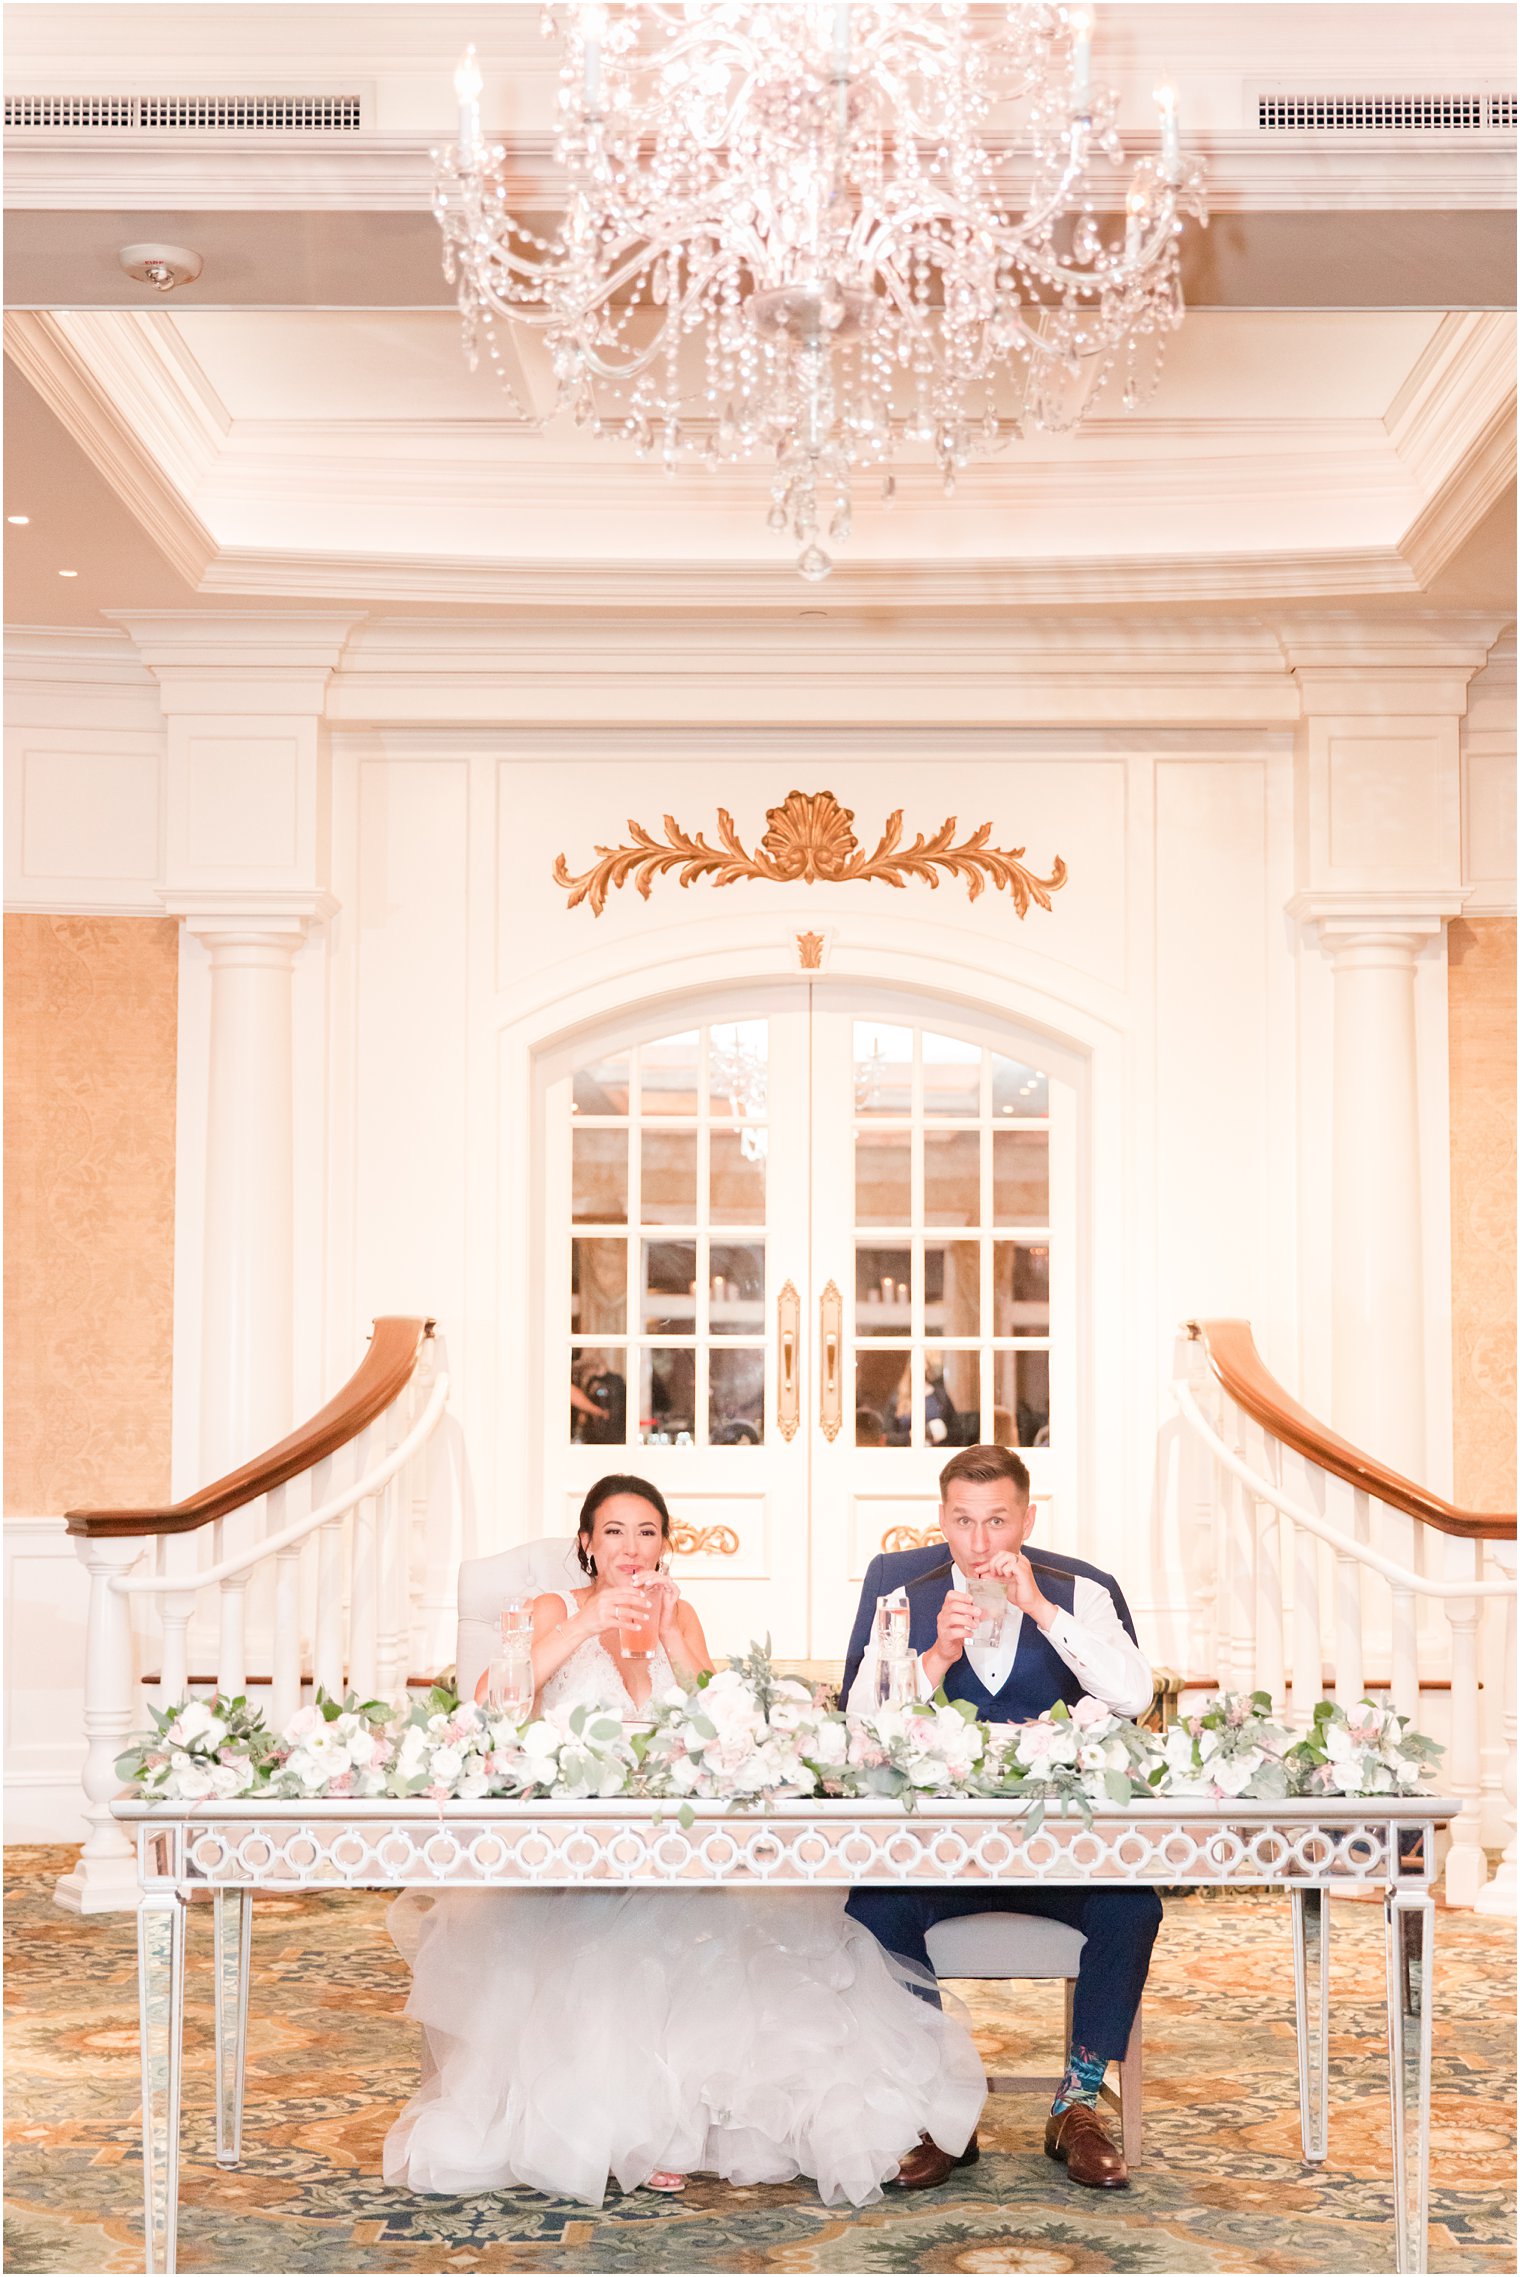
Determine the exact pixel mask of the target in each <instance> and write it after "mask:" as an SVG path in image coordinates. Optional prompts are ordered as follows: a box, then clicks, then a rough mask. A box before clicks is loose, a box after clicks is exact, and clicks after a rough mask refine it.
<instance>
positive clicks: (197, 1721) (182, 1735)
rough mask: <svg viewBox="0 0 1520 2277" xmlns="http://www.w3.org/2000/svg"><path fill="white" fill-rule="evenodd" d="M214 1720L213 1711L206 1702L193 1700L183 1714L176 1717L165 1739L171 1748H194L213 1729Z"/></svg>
mask: <svg viewBox="0 0 1520 2277" xmlns="http://www.w3.org/2000/svg"><path fill="white" fill-rule="evenodd" d="M212 1720H213V1719H212V1715H211V1710H210V1709H209V1708H208V1707H207V1705H206V1703H205V1701H204V1700H192V1701H191V1702H190V1703H189V1705H188V1706H187V1707H186V1708H185V1709H184V1710H183V1712H182V1713H181V1714H180V1715H178V1716H176V1717H175V1719H174V1721H173V1723H172V1724H171V1725H170V1726H169V1729H168V1731H167V1732H166V1733H165V1734H164V1737H165V1738H166V1739H167V1740H168V1742H169V1745H170V1746H171V1747H193V1746H194V1745H195V1742H196V1741H197V1740H198V1739H204V1737H205V1735H206V1733H207V1732H208V1731H209V1730H210V1728H211V1724H212Z"/></svg>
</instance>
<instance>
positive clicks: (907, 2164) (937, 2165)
mask: <svg viewBox="0 0 1520 2277" xmlns="http://www.w3.org/2000/svg"><path fill="white" fill-rule="evenodd" d="M981 2155H982V2154H981V2150H980V2148H979V2146H978V2144H977V2139H976V2135H975V2133H973V2134H972V2137H971V2140H970V2141H969V2142H968V2143H967V2145H966V2147H965V2149H964V2150H963V2151H962V2152H961V2154H960V2156H959V2158H957V2157H956V2156H955V2155H954V2153H953V2152H951V2151H947V2150H941V2149H940V2147H939V2144H938V2143H935V2142H931V2141H930V2140H929V2137H928V2136H927V2135H920V2136H919V2138H918V2148H917V2149H916V2150H910V2151H909V2153H908V2155H907V2157H906V2158H905V2159H904V2160H903V2162H902V2164H901V2166H900V2167H899V2168H898V2170H897V2172H896V2173H895V2174H894V2175H893V2177H892V2179H891V2181H890V2182H889V2183H888V2184H887V2188H888V2189H889V2190H937V2189H938V2188H939V2186H940V2184H941V2183H942V2182H948V2181H949V2179H950V2177H951V2175H952V2174H953V2173H954V2172H955V2170H956V2168H957V2167H958V2166H975V2164H976V2162H977V2160H978V2159H979V2158H980V2157H981Z"/></svg>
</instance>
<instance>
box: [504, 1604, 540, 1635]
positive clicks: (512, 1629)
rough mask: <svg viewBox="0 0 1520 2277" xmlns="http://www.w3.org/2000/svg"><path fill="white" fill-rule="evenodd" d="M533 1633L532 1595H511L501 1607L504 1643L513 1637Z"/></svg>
mask: <svg viewBox="0 0 1520 2277" xmlns="http://www.w3.org/2000/svg"><path fill="white" fill-rule="evenodd" d="M532 1634H533V1600H532V1598H531V1597H527V1596H520V1597H509V1598H508V1599H507V1602H506V1603H505V1605H503V1607H502V1609H501V1637H502V1642H503V1644H506V1643H509V1642H510V1641H511V1639H512V1638H513V1637H529V1638H531V1637H532Z"/></svg>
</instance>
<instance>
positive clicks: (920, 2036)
mask: <svg viewBox="0 0 1520 2277" xmlns="http://www.w3.org/2000/svg"><path fill="white" fill-rule="evenodd" d="M571 1609H572V1611H573V1610H574V1607H573V1604H572V1607H571ZM651 1677H652V1682H653V1686H654V1688H655V1690H656V1691H658V1690H662V1689H664V1688H665V1687H667V1686H668V1685H669V1684H670V1683H672V1682H673V1680H674V1679H673V1677H672V1673H671V1668H670V1663H669V1662H668V1660H667V1659H666V1658H665V1655H664V1654H663V1652H661V1651H659V1650H657V1651H656V1653H655V1656H654V1659H653V1662H652V1664H651ZM582 1702H590V1703H592V1704H594V1705H596V1706H598V1707H605V1708H609V1709H611V1710H613V1711H615V1712H616V1713H618V1714H620V1715H623V1716H632V1715H634V1714H636V1713H637V1710H636V1709H635V1707H634V1705H633V1702H632V1701H631V1700H630V1699H629V1697H628V1694H627V1692H626V1691H625V1689H624V1687H623V1682H622V1679H621V1677H620V1675H619V1673H618V1670H617V1666H616V1664H615V1663H614V1661H613V1660H612V1658H611V1657H610V1655H609V1654H608V1653H607V1652H606V1651H605V1650H604V1648H603V1646H602V1645H601V1643H600V1642H599V1641H598V1640H596V1639H592V1640H591V1641H589V1642H588V1643H586V1644H583V1645H582V1646H581V1647H580V1648H579V1649H578V1651H576V1652H575V1653H574V1654H573V1655H572V1656H571V1658H570V1659H569V1660H568V1661H567V1662H566V1663H565V1666H564V1667H563V1668H562V1669H561V1670H560V1671H559V1672H558V1673H557V1674H556V1675H555V1676H553V1677H551V1679H550V1680H549V1682H548V1684H547V1685H546V1686H545V1687H544V1705H545V1706H546V1707H552V1708H555V1709H569V1708H574V1707H577V1706H579V1705H580V1704H581V1703H582ZM390 1924H391V1933H392V1935H393V1936H394V1938H395V1940H396V1943H397V1946H398V1947H399V1948H400V1950H401V1952H402V1953H403V1954H404V1955H405V1956H406V1958H407V1959H408V1960H409V1961H410V1962H411V1964H412V1990H411V1997H410V1999H409V2000H408V2002H407V2014H408V2015H409V2016H412V2017H414V2018H415V2019H416V2020H417V2021H418V2023H420V2024H421V2025H422V2026H423V2028H424V2031H425V2034H426V2040H427V2053H426V2060H425V2065H424V2078H423V2083H422V2085H421V2087H420V2088H419V2090H418V2092H417V2093H416V2094H415V2095H414V2096H413V2097H412V2100H411V2102H410V2103H408V2105H407V2106H406V2109H405V2110H404V2111H403V2112H402V2114H401V2116H400V2118H399V2119H398V2120H397V2121H396V2124H395V2125H394V2127H392V2129H391V2131H390V2133H389V2135H388V2136H387V2138H386V2143H385V2179H386V2181H387V2182H388V2183H392V2184H395V2185H397V2186H398V2187H400V2188H404V2189H408V2190H427V2191H442V2192H447V2193H449V2194H451V2195H452V2194H456V2193H457V2194H464V2193H468V2192H472V2191H483V2190H509V2189H513V2188H515V2187H519V2186H526V2187H527V2188H529V2189H532V2190H541V2191H544V2192H545V2193H547V2194H548V2195H549V2196H551V2197H556V2198H576V2199H579V2200H580V2201H581V2202H582V2203H583V2204H586V2205H591V2206H598V2205H600V2204H601V2203H602V2200H603V2197H604V2196H605V2193H606V2189H607V2181H608V2177H609V2176H611V2177H612V2179H613V2180H615V2181H616V2182H617V2184H618V2185H619V2187H620V2188H621V2189H623V2190H634V2189H637V2188H638V2186H639V2184H640V2183H642V2182H644V2181H645V2180H646V2179H647V2178H648V2176H649V2175H650V2174H651V2173H652V2172H654V2171H655V2170H656V2169H657V2168H660V2167H666V2168H673V2169H674V2170H675V2171H676V2172H678V2173H682V2174H695V2173H716V2174H719V2175H721V2176H722V2177H723V2178H724V2179H725V2180H726V2181H728V2182H731V2183H734V2184H739V2185H748V2184H752V2183H760V2182H789V2181H791V2180H793V2179H794V2178H795V2177H796V2176H797V2175H799V2174H807V2175H811V2176H813V2177H814V2178H815V2179H816V2181H817V2184H818V2191H819V2195H820V2196H821V2198H822V2199H823V2201H824V2203H825V2205H830V2206H833V2205H841V2204H844V2203H846V2202H848V2203H849V2204H852V2205H856V2206H859V2205H864V2204H865V2203H867V2201H869V2200H871V2199H874V2198H878V2197H879V2196H880V2195H881V2185H882V2183H883V2182H885V2181H887V2180H888V2179H889V2178H890V2177H891V2176H892V2175H893V2174H895V2172H896V2171H897V2166H898V2162H899V2160H900V2159H902V2158H903V2157H904V2156H905V2155H906V2153H907V2152H908V2151H910V2150H911V2149H912V2148H913V2147H914V2145H915V2144H916V2143H917V2142H918V2139H919V2137H920V2135H921V2134H926V2135H930V2136H932V2137H933V2139H934V2140H935V2142H937V2143H939V2144H940V2145H941V2147H942V2148H943V2149H945V2150H948V2151H951V2152H959V2151H960V2150H962V2149H964V2147H965V2144H966V2141H967V2138H968V2137H969V2135H970V2133H971V2130H972V2128H973V2127H974V2126H975V2125H976V2121H977V2117H978V2114H979V2113H980V2110H981V2107H982V2103H983V2100H984V2098H985V2095H986V2081H985V2079H984V2078H983V2075H982V2066H981V2062H980V2059H979V2058H978V2056H977V2053H976V2050H975V2048H974V2046H973V2045H972V2041H971V2037H970V2034H969V2033H968V2032H967V2031H966V2029H965V2027H964V2026H963V2025H962V2024H960V2023H959V2022H957V2021H956V2020H955V2019H954V2018H953V2017H951V2016H947V2015H945V2014H943V2013H942V2012H941V2011H940V2010H939V2009H937V2008H935V2007H932V2006H931V2005H930V2004H929V2003H928V2002H927V2001H924V2000H921V1999H919V1998H918V1997H917V1995H916V1994H914V1993H913V1992H911V1991H910V1990H909V1989H908V1983H907V1978H906V1973H905V1972H904V1971H903V1970H902V1968H901V1967H900V1965H899V1964H898V1963H896V1962H895V1961H892V1960H889V1958H888V1956H887V1954H886V1953H885V1952H884V1951H883V1950H882V1948H881V1946H879V1945H878V1944H877V1942H876V1940H875V1938H874V1937H872V1936H871V1935H870V1933H869V1931H867V1930H865V1929H862V1928H861V1927H860V1926H859V1925H858V1923H856V1922H853V1921H849V1920H847V1919H846V1918H845V1913H844V1897H843V1893H842V1892H840V1891H831V1890H749V1889H745V1890H721V1889H710V1890H614V1889H603V1890H521V1891H519V1890H456V1891H448V1892H445V1893H442V1894H440V1895H439V1896H438V1897H436V1898H429V1897H427V1896H424V1895H421V1894H420V1893H408V1894H407V1895H406V1896H404V1897H402V1898H400V1899H398V1900H397V1902H396V1903H395V1905H394V1906H393V1907H392V1908H391V1913H390Z"/></svg>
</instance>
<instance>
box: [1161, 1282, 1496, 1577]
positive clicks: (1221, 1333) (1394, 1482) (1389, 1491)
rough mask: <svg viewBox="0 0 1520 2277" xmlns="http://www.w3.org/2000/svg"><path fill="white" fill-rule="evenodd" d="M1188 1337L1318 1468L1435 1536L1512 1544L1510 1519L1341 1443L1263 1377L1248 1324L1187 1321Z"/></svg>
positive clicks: (1235, 1394) (1231, 1388)
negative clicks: (1443, 1493)
mask: <svg viewBox="0 0 1520 2277" xmlns="http://www.w3.org/2000/svg"><path fill="white" fill-rule="evenodd" d="M1187 1332H1188V1335H1189V1336H1190V1337H1191V1338H1192V1339H1193V1341H1194V1342H1195V1343H1197V1344H1201V1345H1202V1346H1203V1350H1204V1356H1205V1358H1206V1359H1207V1360H1208V1363H1209V1367H1210V1368H1211V1370H1212V1371H1213V1373H1214V1375H1215V1376H1216V1377H1217V1378H1218V1380H1219V1382H1220V1383H1221V1384H1222V1385H1223V1386H1224V1388H1225V1390H1226V1391H1227V1392H1228V1393H1229V1395H1230V1397H1231V1399H1233V1400H1234V1401H1235V1402H1236V1404H1237V1405H1238V1406H1240V1407H1243V1408H1244V1409H1245V1411H1246V1413H1247V1415H1252V1416H1254V1417H1255V1418H1256V1421H1257V1422H1258V1423H1259V1424H1261V1425H1262V1426H1263V1428H1264V1429H1265V1430H1268V1431H1270V1432H1271V1434H1272V1436H1273V1437H1274V1439H1280V1440H1281V1441H1282V1442H1283V1445H1284V1446H1285V1447H1292V1448H1293V1449H1295V1451H1296V1452H1297V1453H1298V1454H1300V1455H1304V1456H1307V1458H1308V1460H1309V1461H1310V1462H1311V1463H1317V1464H1318V1465H1319V1467H1320V1469H1321V1470H1324V1471H1330V1472H1332V1473H1333V1474H1334V1476H1335V1477H1336V1478H1343V1479H1345V1481H1346V1483H1347V1484H1348V1485H1349V1486H1357V1487H1361V1488H1363V1489H1364V1490H1365V1492H1367V1493H1368V1494H1370V1495H1372V1496H1374V1497H1375V1499H1376V1500H1377V1501H1379V1502H1386V1503H1388V1504H1389V1505H1390V1507H1391V1508H1392V1509H1394V1510H1403V1511H1406V1512H1407V1513H1408V1515H1409V1516H1410V1517H1411V1518H1418V1519H1419V1521H1420V1523H1421V1524H1422V1525H1424V1526H1434V1527H1435V1528H1436V1530H1437V1531H1438V1532H1439V1533H1442V1534H1457V1535H1461V1536H1462V1537H1463V1538H1464V1539H1466V1540H1468V1541H1495V1542H1512V1541H1513V1540H1514V1539H1515V1515H1514V1512H1513V1511H1510V1512H1508V1513H1507V1514H1501V1513H1498V1512H1489V1511H1481V1510H1458V1509H1457V1508H1456V1507H1455V1505H1454V1504H1452V1503H1450V1502H1443V1501H1442V1499H1441V1497H1440V1495H1438V1494H1430V1493H1428V1492H1427V1491H1426V1489H1425V1488H1424V1487H1423V1486H1416V1485H1415V1483H1414V1481H1413V1479H1407V1478H1404V1477H1403V1476H1402V1475H1401V1474H1400V1473H1399V1472H1398V1471H1392V1470H1390V1469H1389V1468H1388V1466H1387V1464H1386V1463H1380V1462H1377V1461H1375V1460H1374V1458H1373V1457H1372V1456H1371V1455H1364V1454H1363V1453H1362V1451H1361V1449H1360V1448H1359V1447H1353V1446H1352V1444H1351V1442H1350V1440H1349V1439H1342V1438H1341V1437H1339V1435H1338V1434H1337V1433H1336V1432H1334V1431H1332V1430H1330V1429H1329V1427H1328V1425H1326V1424H1323V1423H1319V1422H1317V1421H1316V1420H1315V1418H1314V1417H1313V1416H1312V1415H1311V1414H1310V1413H1309V1411H1308V1409H1307V1408H1306V1407H1300V1406H1299V1404H1298V1401H1297V1400H1296V1399H1293V1398H1292V1397H1291V1396H1290V1395H1289V1394H1288V1393H1287V1392H1285V1391H1284V1390H1283V1387H1282V1385H1281V1384H1280V1383H1279V1382H1278V1381H1277V1378H1276V1377H1275V1376H1273V1375H1271V1374H1269V1373H1268V1370H1267V1367H1266V1363H1265V1362H1264V1361H1263V1359H1262V1356H1261V1354H1260V1353H1259V1352H1258V1351H1257V1349H1256V1339H1255V1338H1254V1337H1253V1336H1252V1334H1251V1324H1250V1322H1249V1321H1248V1320H1190V1321H1189V1322H1188V1324H1187Z"/></svg>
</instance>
